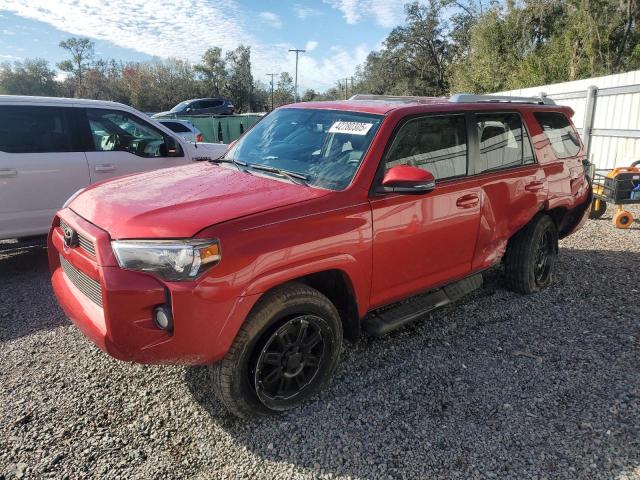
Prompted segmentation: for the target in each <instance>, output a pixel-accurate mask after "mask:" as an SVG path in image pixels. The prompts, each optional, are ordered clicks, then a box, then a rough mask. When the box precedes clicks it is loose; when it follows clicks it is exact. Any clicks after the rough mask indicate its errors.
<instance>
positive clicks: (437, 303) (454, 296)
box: [363, 273, 482, 337]
mask: <svg viewBox="0 0 640 480" xmlns="http://www.w3.org/2000/svg"><path fill="white" fill-rule="evenodd" d="M481 286H482V274H481V273H476V274H474V275H471V276H469V277H467V278H463V279H462V280H459V281H457V282H454V283H451V284H449V285H447V286H445V287H442V288H439V289H437V290H433V291H431V292H427V293H421V294H420V295H416V296H414V297H410V298H407V299H406V300H402V302H399V303H396V304H395V305H392V306H390V307H386V308H384V310H375V311H374V312H373V313H372V314H371V315H370V316H369V317H368V318H367V319H366V320H365V321H364V323H363V327H364V329H365V331H366V332H367V333H369V334H370V335H373V336H376V337H381V336H382V335H386V334H387V333H389V332H391V331H393V330H396V329H397V328H401V327H404V326H405V325H407V324H409V323H411V322H413V321H415V320H417V319H418V318H420V317H422V316H423V315H424V314H426V313H429V312H430V311H432V310H435V309H436V308H440V307H443V306H445V305H447V304H449V303H451V302H455V301H456V300H458V299H460V298H462V297H464V296H465V295H467V294H468V293H471V292H472V291H474V290H476V289H478V288H480V287H481Z"/></svg>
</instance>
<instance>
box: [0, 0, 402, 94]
mask: <svg viewBox="0 0 640 480" xmlns="http://www.w3.org/2000/svg"><path fill="white" fill-rule="evenodd" d="M405 1H406V0H309V1H303V0H300V1H295V0H293V1H285V0H281V1H277V0H263V1H260V0H147V1H145V0H102V1H96V0H0V62H3V61H14V60H22V59H25V58H34V57H40V58H45V59H46V60H49V61H50V62H51V64H52V65H55V63H56V62H59V61H60V60H61V59H63V58H65V52H64V51H63V50H62V49H61V48H59V47H58V43H59V42H60V41H61V40H64V39H66V38H68V37H70V36H85V37H89V38H91V39H92V40H94V41H95V43H96V54H97V55H98V56H100V57H103V58H115V59H116V60H123V61H142V60H150V59H152V58H154V57H161V58H168V57H177V58H182V59H186V60H190V61H192V62H196V63H197V62H198V61H199V59H200V57H201V55H202V53H203V52H204V51H205V50H206V49H207V48H209V47H214V46H216V47H221V48H222V49H223V51H227V50H231V49H233V48H235V47H237V46H238V45H239V44H245V45H250V46H251V54H252V55H251V57H252V66H253V74H254V78H256V79H257V80H262V81H263V82H265V83H268V82H269V81H270V80H269V77H267V76H266V74H267V73H270V72H275V73H279V72H283V71H288V72H290V73H291V74H292V75H293V73H294V68H295V54H293V53H289V52H288V51H287V50H288V49H290V48H302V49H306V53H303V54H301V55H300V63H299V67H298V83H299V85H300V90H302V89H304V88H314V89H316V90H325V89H326V88H329V87H331V86H333V85H335V83H336V81H337V80H339V79H342V78H345V77H348V76H351V75H352V74H353V72H354V70H355V67H356V66H357V65H358V64H361V63H363V62H364V61H365V59H366V56H367V54H368V53H369V52H370V51H371V50H374V49H379V48H380V47H381V44H382V42H383V41H384V39H385V37H386V36H387V34H388V33H389V32H390V31H391V29H392V28H393V27H394V26H395V25H398V24H399V23H401V22H402V19H403V17H404V14H403V4H404V3H405Z"/></svg>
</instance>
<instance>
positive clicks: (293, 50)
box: [289, 48, 306, 102]
mask: <svg viewBox="0 0 640 480" xmlns="http://www.w3.org/2000/svg"><path fill="white" fill-rule="evenodd" d="M289 51H290V52H296V80H295V87H294V88H295V90H296V91H295V95H294V97H295V101H296V102H297V101H298V54H300V53H304V52H306V50H302V49H301V48H290V49H289Z"/></svg>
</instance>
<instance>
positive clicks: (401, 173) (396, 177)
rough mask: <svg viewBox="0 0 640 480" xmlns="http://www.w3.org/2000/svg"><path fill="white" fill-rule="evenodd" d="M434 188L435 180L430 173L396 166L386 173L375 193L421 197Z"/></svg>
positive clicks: (404, 166)
mask: <svg viewBox="0 0 640 480" xmlns="http://www.w3.org/2000/svg"><path fill="white" fill-rule="evenodd" d="M434 188H436V179H435V177H434V176H433V174H432V173H431V172H428V171H426V170H422V169H421V168H417V167H411V166H409V165H398V166H396V167H391V168H390V169H389V171H387V173H386V174H385V175H384V178H383V179H382V183H381V185H380V186H379V187H378V189H377V191H378V192H380V193H407V194H413V195H421V194H423V193H429V192H431V191H432V190H433V189H434Z"/></svg>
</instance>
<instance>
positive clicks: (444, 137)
mask: <svg viewBox="0 0 640 480" xmlns="http://www.w3.org/2000/svg"><path fill="white" fill-rule="evenodd" d="M396 165H411V166H414V167H418V168H422V169H423V170H428V171H429V172H431V173H432V174H433V175H434V176H435V177H436V179H440V180H442V179H445V178H450V177H458V176H461V175H466V174H467V128H466V123H465V118H464V115H442V116H433V117H422V118H416V119H413V120H409V121H408V122H407V123H405V124H404V125H403V126H402V127H401V128H400V130H399V131H398V133H397V134H396V137H395V139H394V140H393V143H392V144H391V148H390V149H389V152H388V154H387V159H386V165H385V166H386V169H387V170H388V169H390V168H391V167H394V166H396Z"/></svg>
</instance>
